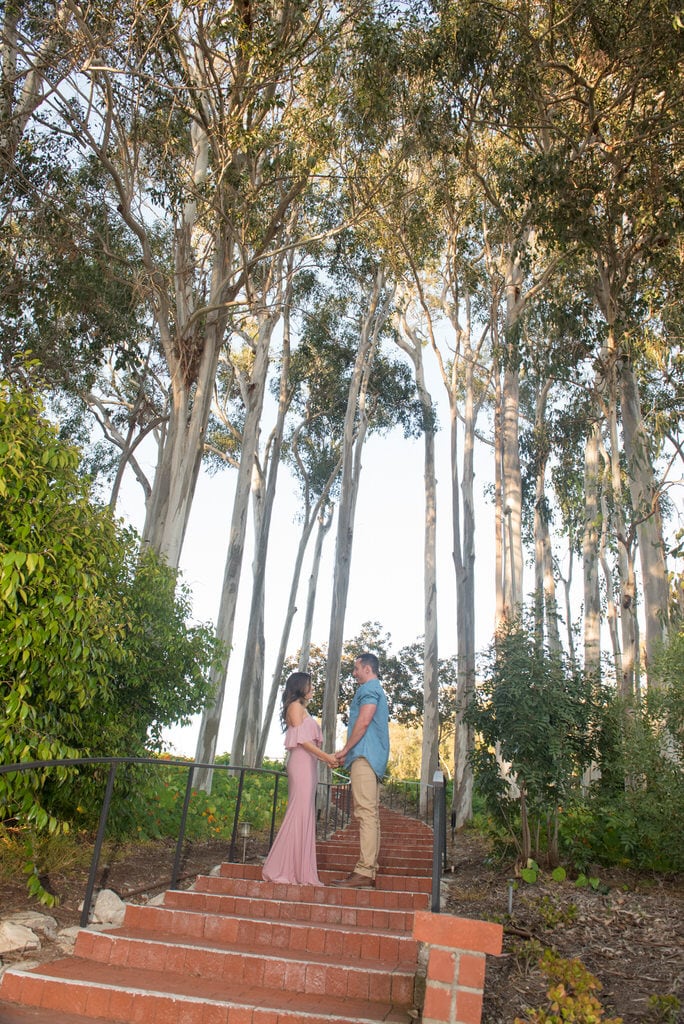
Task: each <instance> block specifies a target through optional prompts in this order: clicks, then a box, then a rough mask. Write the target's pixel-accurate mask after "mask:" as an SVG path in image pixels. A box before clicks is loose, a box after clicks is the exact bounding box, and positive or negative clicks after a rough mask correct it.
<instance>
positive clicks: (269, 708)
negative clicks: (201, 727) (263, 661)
mask: <svg viewBox="0 0 684 1024" xmlns="http://www.w3.org/2000/svg"><path fill="white" fill-rule="evenodd" d="M338 471H339V469H338V468H336V469H335V471H334V474H332V475H331V477H330V480H329V486H328V485H326V488H325V490H324V492H323V493H322V494H321V495H320V497H319V499H318V501H317V502H316V506H315V508H314V509H313V512H310V513H309V514H308V515H307V516H306V519H305V521H304V526H303V529H302V533H301V536H300V538H299V544H298V545H297V554H296V557H295V564H294V569H293V572H292V582H291V584H290V594H289V597H288V602H287V608H286V611H285V620H284V622H283V629H282V633H281V636H280V647H279V648H278V654H277V655H276V663H275V668H274V670H273V678H272V680H271V689H270V692H269V695H268V700H267V702H266V710H265V712H264V719H263V722H262V725H261V735H260V738H259V746H258V749H257V757H256V764H257V766H260V765H261V763H262V761H263V759H264V754H265V753H266V744H267V742H268V734H269V731H270V728H271V722H272V721H273V712H274V711H275V705H276V699H277V696H278V689H279V687H280V685H281V682H282V680H281V676H282V674H283V665H284V664H285V657H286V654H287V644H288V641H289V639H290V631H291V628H292V622H293V620H294V617H295V614H296V612H297V607H296V601H297V591H298V589H299V581H300V578H301V574H302V565H303V564H304V555H305V553H306V549H307V546H308V543H309V539H310V537H311V533H312V531H313V526H314V523H315V522H316V521H317V520H318V522H319V527H320V528H319V530H318V532H317V535H316V547H317V548H318V557H316V554H314V565H315V567H316V572H318V566H320V559H321V551H322V547H323V540H324V538H325V535H326V533H327V531H328V530H329V529H330V524H331V523H332V514H330V515H328V516H326V514H325V511H324V509H323V506H324V505H325V503H326V501H327V498H328V494H329V491H330V487H331V486H332V484H333V483H334V479H335V476H337V473H338ZM319 542H320V543H319ZM314 596H315V586H314ZM312 618H313V604H312ZM310 641H311V624H310V623H309V643H310ZM307 651H308V646H307ZM301 660H302V659H301V653H300V666H298V671H299V672H306V671H307V667H308V655H307V660H306V664H305V666H304V668H302V667H301Z"/></svg>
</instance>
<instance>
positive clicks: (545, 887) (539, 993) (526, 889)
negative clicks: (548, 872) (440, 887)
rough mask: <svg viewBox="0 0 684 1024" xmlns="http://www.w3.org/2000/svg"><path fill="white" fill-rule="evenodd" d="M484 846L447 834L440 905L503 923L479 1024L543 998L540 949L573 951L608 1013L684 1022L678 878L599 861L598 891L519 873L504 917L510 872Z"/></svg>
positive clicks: (682, 891)
mask: <svg viewBox="0 0 684 1024" xmlns="http://www.w3.org/2000/svg"><path fill="white" fill-rule="evenodd" d="M486 854H487V851H486V849H484V848H483V844H482V841H481V840H480V839H478V838H477V837H473V836H471V835H468V834H467V833H466V834H463V835H456V836H455V837H454V840H453V843H451V844H450V848H449V861H450V866H452V867H453V873H452V874H451V878H450V879H449V880H448V882H447V884H446V885H445V888H447V890H448V894H447V897H446V906H445V908H444V909H445V910H447V911H448V912H449V913H452V914H457V915H458V916H460V917H471V918H479V919H481V920H490V921H498V922H499V923H501V924H503V925H504V944H503V954H502V956H501V957H488V958H487V974H486V981H485V998H484V1010H483V1016H482V1024H512V1022H513V1021H514V1020H515V1018H516V1016H519V1017H522V1018H523V1019H524V1016H525V1008H526V1007H532V1008H538V1007H543V1006H546V988H547V984H548V983H547V981H546V978H545V977H544V975H542V973H541V971H540V970H539V968H538V959H539V954H540V952H541V951H542V950H543V949H544V948H546V947H550V948H552V949H553V950H554V951H556V952H557V953H558V954H559V955H560V956H562V957H563V958H567V959H573V958H577V959H578V960H580V961H581V962H582V964H584V966H585V967H586V968H588V970H589V971H591V973H592V974H593V975H594V976H595V977H596V978H597V979H598V980H599V982H600V984H601V985H602V990H601V992H599V993H597V997H598V998H599V1000H600V1002H601V1005H602V1006H603V1008H604V1010H605V1016H606V1018H608V1017H616V1016H619V1017H622V1019H623V1021H624V1024H637V1022H639V1024H647V1022H648V1024H675V1022H677V1024H679V1022H684V877H681V876H679V877H669V878H663V877H662V876H655V875H649V876H644V875H639V876H637V875H636V874H634V873H627V872H624V871H623V872H618V871H610V870H608V869H601V868H597V869H596V871H595V874H596V876H597V877H598V878H599V880H600V883H601V885H600V889H599V890H598V891H594V889H592V888H588V887H587V888H580V889H578V888H577V887H576V886H575V884H574V882H572V881H568V880H566V881H564V882H562V883H559V882H554V881H553V880H552V879H551V878H550V877H547V879H546V880H544V879H543V876H542V880H541V881H540V880H538V881H537V882H536V883H535V884H534V885H528V884H526V883H525V882H522V881H519V880H518V881H517V883H516V884H514V886H513V891H512V895H511V898H512V907H511V910H512V912H511V914H510V915H509V913H508V911H509V889H510V885H509V882H510V880H511V878H512V877H513V876H512V873H511V871H510V870H509V871H506V870H505V869H500V868H497V867H493V866H491V865H489V864H488V860H487V855H486ZM592 874H593V872H592ZM651 996H655V997H658V998H657V1002H656V1005H655V1006H653V1005H651V1004H649V997H651ZM668 996H669V997H672V996H674V997H675V999H676V1000H678V1001H679V1004H680V1008H679V1009H676V1007H675V1006H674V1005H673V1002H672V1001H671V999H667V997H668ZM663 997H664V998H663ZM583 1019H584V1018H583ZM587 1019H588V1018H587ZM592 1019H593V1018H592Z"/></svg>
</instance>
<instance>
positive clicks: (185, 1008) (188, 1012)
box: [176, 1000, 204, 1024]
mask: <svg viewBox="0 0 684 1024" xmlns="http://www.w3.org/2000/svg"><path fill="white" fill-rule="evenodd" d="M177 1007H178V1015H177V1017H176V1022H177V1024H204V1021H203V1017H204V1003H203V1002H201V1003H191V1002H186V1001H180V1000H179V1001H178V1003H177Z"/></svg>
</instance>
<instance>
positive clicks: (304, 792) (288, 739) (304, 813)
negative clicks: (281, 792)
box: [263, 715, 323, 885]
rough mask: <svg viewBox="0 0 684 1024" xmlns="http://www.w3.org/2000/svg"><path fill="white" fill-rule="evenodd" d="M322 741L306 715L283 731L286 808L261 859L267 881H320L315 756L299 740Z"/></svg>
mask: <svg viewBox="0 0 684 1024" xmlns="http://www.w3.org/2000/svg"><path fill="white" fill-rule="evenodd" d="M302 742H304V743H306V742H309V743H315V744H316V746H317V747H321V746H322V745H323V733H322V732H321V727H320V725H319V724H318V722H317V721H316V720H315V718H311V717H310V716H309V715H307V717H306V718H305V719H304V721H303V722H302V724H301V725H293V726H290V727H289V728H288V730H287V732H286V733H285V748H286V749H287V750H288V751H289V755H290V756H289V758H288V761H287V789H288V796H287V810H286V811H285V817H284V818H283V823H282V825H281V826H280V830H279V832H278V835H277V836H276V838H275V842H274V843H273V846H272V847H271V852H270V853H269V855H268V857H267V858H266V860H265V862H264V867H263V877H264V879H265V880H266V881H267V882H297V883H301V884H304V885H320V884H321V882H320V879H319V877H318V869H317V867H316V781H317V771H316V765H317V761H318V758H316V757H314V755H313V754H310V753H309V751H308V750H305V749H304V747H301V746H300V745H299V744H300V743H302Z"/></svg>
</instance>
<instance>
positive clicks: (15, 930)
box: [0, 921, 40, 955]
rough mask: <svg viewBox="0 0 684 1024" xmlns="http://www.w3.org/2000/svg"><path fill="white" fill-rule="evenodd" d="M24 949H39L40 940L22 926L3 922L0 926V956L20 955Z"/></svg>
mask: <svg viewBox="0 0 684 1024" xmlns="http://www.w3.org/2000/svg"><path fill="white" fill-rule="evenodd" d="M25 949H40V939H39V938H38V936H37V935H36V933H35V932H32V931H31V929H30V928H26V927H25V926H24V925H23V924H13V923H12V922H11V921H3V922H2V924H0V955H1V954H2V953H21V952H22V951H23V950H25Z"/></svg>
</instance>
